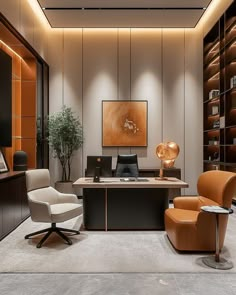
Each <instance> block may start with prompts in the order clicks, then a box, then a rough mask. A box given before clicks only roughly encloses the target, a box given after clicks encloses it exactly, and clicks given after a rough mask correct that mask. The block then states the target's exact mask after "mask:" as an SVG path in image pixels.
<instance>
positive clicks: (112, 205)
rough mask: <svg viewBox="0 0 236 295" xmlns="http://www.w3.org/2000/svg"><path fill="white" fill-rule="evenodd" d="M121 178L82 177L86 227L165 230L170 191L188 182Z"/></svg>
mask: <svg viewBox="0 0 236 295" xmlns="http://www.w3.org/2000/svg"><path fill="white" fill-rule="evenodd" d="M145 179H146V180H148V181H140V180H139V181H120V178H115V177H112V178H103V179H101V182H99V183H96V182H93V179H92V178H87V177H86V178H80V179H78V180H77V181H76V182H74V184H73V185H74V186H77V187H79V188H83V205H84V227H85V228H86V229H88V230H123V229H125V230H157V229H164V212H165V209H167V208H168V207H169V202H168V190H169V189H171V188H186V187H188V184H187V183H185V182H183V181H181V180H179V179H177V178H174V177H169V178H168V179H167V180H156V179H155V178H152V177H150V178H145Z"/></svg>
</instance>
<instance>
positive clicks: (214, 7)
mask: <svg viewBox="0 0 236 295" xmlns="http://www.w3.org/2000/svg"><path fill="white" fill-rule="evenodd" d="M224 1H225V2H226V0H224ZM222 2H223V0H212V1H211V2H210V4H209V5H208V7H204V9H205V10H206V11H205V12H204V14H203V16H202V17H201V19H200V21H199V22H198V24H197V26H196V29H197V28H198V27H199V26H200V25H201V24H203V26H204V24H206V22H207V21H208V20H209V19H210V18H211V17H212V15H214V14H215V13H216V12H218V11H219V7H220V6H221V4H222ZM228 2H230V0H229V1H228ZM229 4H230V3H229ZM224 8H226V7H224ZM218 18H219V17H218Z"/></svg>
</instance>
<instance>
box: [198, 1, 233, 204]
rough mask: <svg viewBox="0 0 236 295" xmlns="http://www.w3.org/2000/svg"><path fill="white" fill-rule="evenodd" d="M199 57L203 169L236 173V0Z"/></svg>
mask: <svg viewBox="0 0 236 295" xmlns="http://www.w3.org/2000/svg"><path fill="white" fill-rule="evenodd" d="M203 59H204V68H203V71H204V78H203V83H204V92H203V93H204V94H203V95H204V99H203V112H204V114H203V116H204V122H203V128H204V130H203V144H204V145H203V166H204V171H208V170H213V169H219V170H226V171H232V172H235V173H236V1H234V2H233V3H232V4H231V6H230V7H229V8H228V9H227V10H226V11H225V13H224V14H223V15H222V16H221V17H220V19H219V20H218V22H217V23H216V24H215V25H214V26H213V28H212V29H211V30H210V32H209V33H208V34H207V35H206V37H205V38H204V58H203ZM234 201H235V202H236V192H235V198H234Z"/></svg>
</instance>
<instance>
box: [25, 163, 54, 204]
mask: <svg viewBox="0 0 236 295" xmlns="http://www.w3.org/2000/svg"><path fill="white" fill-rule="evenodd" d="M26 188H27V192H28V193H27V194H28V199H29V202H33V201H41V202H47V203H49V204H55V203H57V200H58V195H59V193H58V191H57V190H55V189H54V188H53V187H51V186H50V174H49V170H48V169H35V170H28V171H26Z"/></svg>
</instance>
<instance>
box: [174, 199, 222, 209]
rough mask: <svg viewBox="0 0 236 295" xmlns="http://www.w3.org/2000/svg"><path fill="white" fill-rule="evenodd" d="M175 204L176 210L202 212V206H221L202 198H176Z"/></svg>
mask: <svg viewBox="0 0 236 295" xmlns="http://www.w3.org/2000/svg"><path fill="white" fill-rule="evenodd" d="M173 202H174V207H175V208H179V209H185V210H195V211H200V210H201V207H202V206H212V205H214V206H219V204H218V203H216V202H215V201H213V200H211V199H209V198H206V197H202V196H185V197H176V198H174V201H173Z"/></svg>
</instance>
